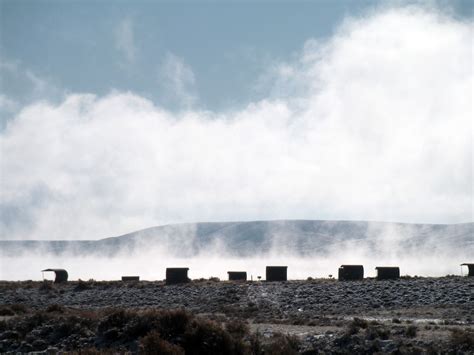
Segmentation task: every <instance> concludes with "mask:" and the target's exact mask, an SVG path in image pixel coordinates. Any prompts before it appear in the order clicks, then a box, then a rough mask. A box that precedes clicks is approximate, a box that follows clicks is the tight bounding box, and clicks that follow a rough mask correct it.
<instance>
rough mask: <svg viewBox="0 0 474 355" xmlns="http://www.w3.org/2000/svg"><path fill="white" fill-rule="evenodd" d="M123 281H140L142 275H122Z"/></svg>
mask: <svg viewBox="0 0 474 355" xmlns="http://www.w3.org/2000/svg"><path fill="white" fill-rule="evenodd" d="M122 281H140V276H122Z"/></svg>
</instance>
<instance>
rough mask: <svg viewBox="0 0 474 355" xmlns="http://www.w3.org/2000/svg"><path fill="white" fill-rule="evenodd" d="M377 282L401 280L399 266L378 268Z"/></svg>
mask: <svg viewBox="0 0 474 355" xmlns="http://www.w3.org/2000/svg"><path fill="white" fill-rule="evenodd" d="M375 270H377V280H393V279H399V278H400V268H399V267H398V266H377V267H376V268H375Z"/></svg>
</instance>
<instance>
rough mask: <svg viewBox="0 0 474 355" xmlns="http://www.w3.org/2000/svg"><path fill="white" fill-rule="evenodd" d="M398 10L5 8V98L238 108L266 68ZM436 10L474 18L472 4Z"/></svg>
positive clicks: (326, 6)
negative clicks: (110, 98) (127, 99)
mask: <svg viewBox="0 0 474 355" xmlns="http://www.w3.org/2000/svg"><path fill="white" fill-rule="evenodd" d="M399 3H401V2H399V1H398V2H386V1H383V2H382V1H367V0H359V1H352V0H349V1H347V0H339V1H255V2H251V1H222V2H218V1H169V2H168V1H133V2H132V1H41V0H40V1H21V0H20V1H17V0H15V1H8V0H1V1H0V16H1V17H0V26H1V27H0V29H1V40H0V53H1V54H0V59H1V61H2V63H7V64H11V65H15V66H16V67H17V71H9V70H6V68H5V65H4V66H3V68H2V69H3V70H2V72H1V74H2V75H1V77H2V87H1V91H2V93H3V95H5V96H6V97H8V98H9V99H10V100H12V101H15V102H19V103H21V104H25V103H26V102H28V101H32V100H38V99H53V100H54V99H58V97H60V96H61V95H62V94H64V93H65V92H87V93H95V94H99V95H103V94H106V93H108V92H110V91H111V90H113V89H116V90H122V91H123V90H130V91H133V92H136V93H138V94H140V95H142V96H144V97H147V98H150V99H151V100H153V101H154V102H155V103H157V104H159V105H162V106H164V107H167V108H170V109H176V108H180V107H182V106H183V105H184V106H186V105H188V104H190V103H192V104H193V105H194V106H199V107H200V108H204V109H210V110H222V109H232V108H235V107H240V106H242V105H245V104H247V103H248V102H251V101H255V100H256V99H258V98H261V97H264V96H265V95H267V94H268V93H267V92H266V91H267V85H266V83H264V82H263V83H262V79H264V77H265V70H266V69H267V68H269V67H271V66H272V65H273V64H274V63H275V62H282V61H288V60H291V59H292V57H294V56H295V55H296V54H297V53H298V52H299V51H300V50H301V48H302V46H303V45H304V43H305V41H307V40H308V39H311V38H313V39H319V40H323V39H325V38H327V37H328V36H330V35H331V34H332V33H333V31H334V29H335V28H336V27H337V26H338V25H339V24H340V23H341V22H342V21H343V20H344V18H345V17H347V16H358V15H363V14H365V13H367V12H370V11H374V10H375V9H378V8H383V7H388V6H393V5H394V4H399ZM403 3H407V2H403ZM431 4H434V3H431ZM438 4H441V5H440V6H441V7H442V8H443V9H444V11H446V12H452V13H454V14H455V16H456V17H460V18H463V17H464V18H465V17H469V16H472V2H471V1H469V0H455V1H449V2H438ZM170 58H171V59H175V60H178V61H179V65H182V66H184V68H185V69H187V70H188V71H187V74H186V73H185V74H184V75H187V77H185V78H183V80H184V81H185V84H186V87H185V88H183V90H186V93H185V95H187V96H188V97H187V99H190V97H191V101H190V102H189V100H187V99H186V97H185V98H184V100H182V99H183V98H181V97H179V93H178V94H177V95H175V94H172V93H170V92H172V90H170V85H171V86H173V85H174V84H173V83H170V78H169V77H168V76H167V75H166V73H164V71H166V70H171V69H173V68H168V67H169V65H170V63H169V62H170ZM175 69H176V68H175ZM25 73H26V75H25ZM263 81H264V80H263ZM183 101H184V102H183ZM6 115H7V113H5V112H4V113H3V117H4V118H5V117H6Z"/></svg>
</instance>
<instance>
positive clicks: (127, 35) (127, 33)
mask: <svg viewBox="0 0 474 355" xmlns="http://www.w3.org/2000/svg"><path fill="white" fill-rule="evenodd" d="M115 48H116V49H117V50H118V51H119V52H121V53H122V55H123V56H124V57H125V59H126V61H127V62H128V63H133V62H134V61H135V58H136V54H137V49H136V45H135V36H134V32H133V22H132V20H131V19H130V18H126V19H123V20H122V21H120V23H119V24H118V25H117V28H116V29H115Z"/></svg>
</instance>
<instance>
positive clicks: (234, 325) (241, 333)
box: [225, 319, 250, 339]
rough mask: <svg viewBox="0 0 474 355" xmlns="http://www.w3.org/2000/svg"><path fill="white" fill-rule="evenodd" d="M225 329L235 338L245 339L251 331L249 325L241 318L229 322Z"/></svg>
mask: <svg viewBox="0 0 474 355" xmlns="http://www.w3.org/2000/svg"><path fill="white" fill-rule="evenodd" d="M225 329H226V330H227V332H228V333H229V334H230V335H231V336H232V337H233V338H235V339H243V338H244V337H245V336H246V335H248V334H249V333H250V328H249V325H248V324H247V322H245V321H243V320H241V319H234V320H232V321H229V322H227V323H226V324H225Z"/></svg>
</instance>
